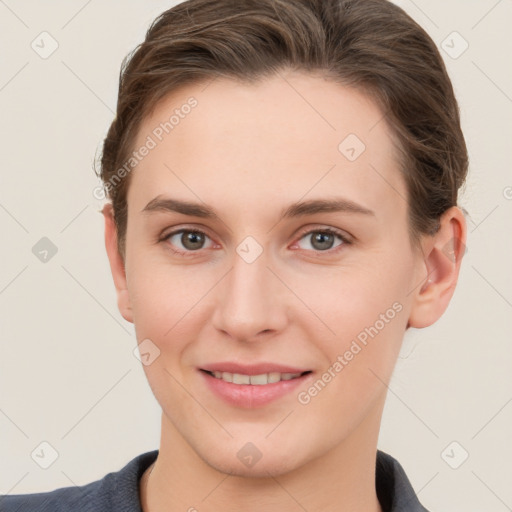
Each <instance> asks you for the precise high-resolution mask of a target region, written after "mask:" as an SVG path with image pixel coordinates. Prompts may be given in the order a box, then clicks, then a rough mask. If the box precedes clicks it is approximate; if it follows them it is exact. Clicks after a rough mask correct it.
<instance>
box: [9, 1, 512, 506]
mask: <svg viewBox="0 0 512 512" xmlns="http://www.w3.org/2000/svg"><path fill="white" fill-rule="evenodd" d="M397 3H399V5H401V6H402V7H403V8H404V9H405V10H406V11H407V12H408V13H409V14H410V15H411V16H412V17H413V18H415V19H416V20H417V21H418V22H419V23H420V24H421V25H422V26H423V27H424V28H425V29H426V30H427V31H428V32H429V34H430V35H431V37H432V38H433V39H434V41H435V42H436V43H437V44H438V45H439V46H440V47H441V48H443V45H444V47H445V48H448V50H449V51H450V52H451V53H452V55H455V54H456V53H459V52H460V50H461V49H462V48H463V47H462V46H461V45H462V44H463V41H462V40H461V39H460V38H459V36H457V35H453V34H452V33H453V32H454V31H456V32H458V34H460V36H462V38H464V40H465V41H467V43H468V44H469V47H468V49H467V50H466V51H465V52H464V53H462V54H461V55H460V56H458V58H453V57H452V56H450V55H448V54H447V53H446V52H445V51H444V50H442V54H443V57H444V58H445V61H446V63H447V66H448V69H449V72H450V74H451V77H452V80H453V83H454V87H455V90H456V93H457V96H458V99H459V102H460V105H461V111H462V121H463V129H464V132H465V135H466V139H467V143H468V146H469V151H470V157H471V166H470V176H469V180H468V185H467V187H466V190H465V193H464V194H463V196H462V197H461V201H460V203H461V205H463V206H464V207H465V208H467V210H468V211H469V213H470V219H469V222H468V227H469V238H468V243H467V247H468V252H467V254H466V257H465V259H464V262H463V266H462V271H461V276H460V281H459V285H458V288H457V290H456V293H455V296H454V298H453V300H452V303H451V304H450V306H449V309H448V310H447V312H446V313H445V315H444V316H443V317H442V319H441V320H440V321H439V322H438V323H437V324H436V325H434V326H432V327H430V328H427V329H423V330H414V329H413V330H412V331H411V332H410V333H407V335H406V339H405V341H404V346H403V350H402V354H401V358H400V359H399V361H398V364H397V367H396V370H395V373H394V376H393V379H392V381H391V384H390V389H389V392H388V401H387V405H386V409H385V413H384V417H383V420H382V429H381V435H380V440H379V448H380V449H382V450H384V451H386V452H389V453H391V454H392V455H393V456H394V457H396V458H397V459H398V460H399V461H400V462H401V463H402V465H403V466H404V468H405V470H406V472H407V474H408V476H409V478H410V480H411V482H412V484H413V486H414V488H415V490H416V492H417V493H418V494H419V498H420V500H421V501H422V503H423V504H424V505H425V506H426V507H427V508H429V509H430V510H432V511H439V512H444V511H446V512H448V511H450V512H457V511H461V512H462V511H464V512H468V511H482V510H485V511H486V512H494V511H495V512H501V511H506V510H512V486H511V485H510V484H511V480H510V479H511V476H510V475H511V470H510V461H511V460H512V441H511V434H510V432H511V431H512V403H511V402H512V383H511V376H510V375H511V368H512V364H511V363H512V348H511V343H510V330H511V327H512V321H511V320H512V315H511V308H512V272H511V270H510V268H511V266H510V261H511V256H512V244H511V236H510V235H511V218H512V216H511V210H512V200H511V198H512V175H511V172H510V169H511V165H512V161H511V160H512V159H511V153H510V146H511V142H512V133H511V132H512V129H511V122H510V121H511V117H512V116H511V113H512V68H511V67H510V55H511V54H512V39H511V30H510V27H511V22H512V2H511V1H510V0H500V1H496V0H478V1H477V0H472V1H468V0H456V1H455V0H450V1H449V2H448V1H446V0H435V1H427V0H415V1H412V0H401V1H400V2H397ZM172 5H174V3H173V2H170V1H167V2H165V1H152V2H142V1H141V0H137V1H136V0H130V1H125V2H121V1H118V2H114V1H105V0H104V1H99V0H89V1H84V0H72V1H70V0H66V1H64V0H61V1H50V2H37V1H28V0H21V1H17V2H14V0H0V47H1V52H0V55H1V57H0V58H1V67H0V109H1V116H0V127H1V132H0V135H1V148H2V151H1V186H0V229H1V232H2V250H1V256H2V260H1V261H2V264H1V266H0V312H1V317H0V327H1V334H0V340H1V344H2V345H1V355H0V391H1V395H0V440H1V444H0V460H1V469H0V493H7V492H12V493H25V492H36V491H43V490H51V489H54V488H57V487H62V486H69V485H74V484H76V485H80V484H85V483H88V482H91V481H93V480H96V479H99V478H101V477H102V476H104V475H105V474H106V473H107V472H110V471H116V470H118V469H120V468H121V467H122V466H123V465H124V464H126V463H127V462H128V461H129V460H130V459H131V458H132V457H134V456H136V455H137V454H139V453H142V452H144V451H147V450H151V449H154V448H157V447H158V443H159V429H160V423H159V418H160V410H159V407H158V405H157V403H156V401H155V399H154V398H153V395H152V393H151V391H150V388H149V385H148V384H147V381H146V379H145V376H144V373H143V371H142V367H141V363H140V362H139V361H138V360H137V359H136V358H135V357H134V355H133V349H134V348H135V347H136V341H135V336H134V331H133V326H132V325H131V324H129V323H127V322H125V321H124V320H123V319H122V317H121V316H120V314H119V312H118V311H117V306H116V298H115V293H114V287H113V284H112V281H111V276H110V271H109V267H108V261H107V258H106V254H105V250H104V246H103V223H102V216H101V215H100V214H99V213H98V210H99V209H100V208H101V205H102V201H100V200H97V199H95V197H94V196H93V193H92V191H93V189H94V188H95V187H96V186H97V185H98V183H99V182H98V180H97V178H96V177H95V175H94V173H93V171H92V162H93V158H94V155H95V154H96V153H97V151H98V150H99V148H100V144H101V141H102V139H103V137H104V136H105V133H106V130H107V128H108V126H109V124H110V122H111V120H112V118H113V111H114V107H115V102H116V94H117V86H118V72H119V67H120V63H121V60H122V58H123V57H124V56H125V54H126V53H127V52H128V51H129V50H131V49H132V48H133V47H134V46H135V45H136V44H138V43H139V42H140V41H141V40H142V39H143V37H144V33H145V31H146V29H147V27H148V25H149V23H150V22H151V20H153V19H154V18H155V17H156V16H157V15H158V14H159V13H160V12H162V11H164V10H165V9H167V8H169V7H170V6H172ZM43 31H47V32H48V33H49V34H51V37H52V38H53V39H55V40H56V41H57V43H58V48H57V50H56V51H55V52H54V53H53V54H52V55H50V56H49V57H48V58H46V59H43V58H41V57H40V55H39V54H38V53H36V51H34V49H32V47H31V44H32V42H33V41H35V43H34V45H35V46H36V47H37V48H38V51H39V52H42V51H48V50H49V49H50V48H51V46H50V45H51V40H50V39H49V38H48V36H40V34H41V32H43ZM42 38H46V39H44V40H42ZM443 41H445V43H443ZM450 47H451V49H450ZM42 237H48V238H49V239H50V240H51V241H52V242H53V243H54V244H55V245H56V247H57V249H58V252H57V253H56V254H55V255H54V256H53V257H51V258H48V261H47V262H42V261H40V260H39V259H38V258H37V257H36V255H34V254H33V252H32V248H33V246H34V245H35V244H36V243H37V242H38V241H39V240H40V239H41V238H42ZM453 441H456V443H458V444H455V445H451V446H450V447H449V448H448V450H447V451H445V449H446V448H447V447H448V446H449V445H450V443H452V442H453ZM42 442H47V443H50V445H51V446H52V447H53V448H54V449H55V450H56V452H57V453H58V457H57V459H56V460H55V461H54V462H53V464H51V465H50V467H48V469H42V468H41V467H40V465H39V464H44V458H45V457H46V458H47V462H50V461H51V460H50V459H48V457H51V450H49V449H48V448H47V447H46V448H45V445H43V446H42V447H41V445H40V443H42ZM465 452H467V453H468V454H469V457H468V459H467V460H466V461H465V462H464V463H463V464H462V465H460V466H459V467H458V468H457V469H453V468H452V467H450V466H449V464H448V463H447V461H448V462H450V464H452V465H457V464H458V463H460V461H461V460H462V459H461V458H462V457H463V455H464V453H465ZM443 453H444V456H443V455H442V454H443ZM31 454H35V455H34V459H36V460H37V461H38V462H39V464H38V463H36V462H35V460H34V459H33V458H32V456H31ZM37 454H39V457H37Z"/></svg>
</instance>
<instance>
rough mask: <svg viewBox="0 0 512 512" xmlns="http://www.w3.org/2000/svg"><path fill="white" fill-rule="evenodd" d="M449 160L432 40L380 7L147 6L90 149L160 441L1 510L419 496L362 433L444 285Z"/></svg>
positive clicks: (448, 128)
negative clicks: (408, 337) (109, 116)
mask: <svg viewBox="0 0 512 512" xmlns="http://www.w3.org/2000/svg"><path fill="white" fill-rule="evenodd" d="M467 167H468V157H467V151H466V146H465V142H464V137H463V134H462V132H461V128H460V120H459V112H458V106H457V102H456V99H455V97H454V93H453V89H452V85H451V82H450V80H449V77H448V75H447V73H446V69H445V67H444V65H443V62H442V59H441V57H440V55H439V52H438V50H437V49H436V46H435V44H434V43H433V42H432V40H431V39H430V37H429V36H428V35H427V34H426V33H425V31H424V30H423V29H421V28H420V27H419V26H418V25H417V24H416V23H415V22H414V21H413V20H412V19H411V18H410V17H408V16H407V15H406V14H405V13H404V12H403V11H402V10H401V9H400V8H398V7H396V6H395V5H393V4H391V3H389V2H387V1H384V0H358V1H348V0H347V1H345V0H299V1H297V0H278V1H272V0H257V1H256V0H245V1H243V2H232V1H229V0H215V1H212V0H189V1H186V2H183V3H181V4H179V5H177V6H176V7H174V8H172V9H170V10H168V11H167V12H165V13H163V14H162V15H161V16H160V17H159V18H158V19H157V20H156V21H155V22H154V24H153V25H152V27H151V28H150V30H149V31H148V33H147V36H146V39H145V41H144V42H143V43H142V44H141V45H140V46H139V47H138V48H137V49H136V51H135V52H134V53H133V54H132V55H131V56H130V58H129V60H127V62H125V63H124V65H123V69H122V73H121V79H120V87H119V97H118V105H117V113H116V117H115V119H114V121H113V123H112V125H111V127H110V130H109V132H108V135H107V137H106V139H105V141H104V146H103V155H102V160H101V170H100V175H101V178H102V180H103V182H104V186H105V192H106V194H107V196H108V198H109V202H108V203H107V204H106V205H105V207H104V209H103V214H104V218H105V242H106V249H107V253H108V257H109V261H110V266H111V271H112V276H113V280H114V284H115V287H116V290H117V297H118V307H119V310H120V312H121V314H122V315H123V317H124V318H125V319H126V320H128V321H130V322H133V323H134V326H135V330H136V335H137V342H138V344H139V349H140V356H141V361H142V362H143V365H144V370H145V372H146V375H147V378H148V381H149V384H150V386H151V389H152V390H153V393H154V394H155V397H156V399H157V400H158V402H159V404H160V406H161V408H162V424H161V442H160V449H159V450H155V451H153V452H149V453H145V454H142V455H140V456H138V457H137V458H135V459H133V460H132V461H131V462H130V463H129V464H128V465H127V466H125V467H124V468H123V469H121V470H120V471H118V472H116V473H111V474H109V475H107V476H105V477H104V478H103V479H101V480H99V481H97V482H93V483H91V484H88V485H85V486H80V487H68V488H63V489H57V490H55V491H52V492H49V493H38V494H32V495H25V496H23V495H17V496H6V497H4V499H3V503H2V505H3V510H7V511H11V510H18V509H20V510H56V511H60V510H123V511H141V510H142V511H144V512H148V511H150V512H156V511H159V510H167V511H178V510H189V511H193V510H199V511H214V510H228V511H229V510H241V509H243V510H246V511H251V510H266V511H273V510H300V509H302V510H308V511H309V512H314V511H323V512H325V511H343V512H345V511H353V510H365V511H371V512H385V511H386V512H387V511H393V512H396V511H405V510H407V511H423V510H426V509H425V508H424V507H423V506H422V505H421V504H420V502H419V500H418V498H417V497H416V495H415V493H414V491H413V489H412V487H411V484H410V482H409V480H408V478H407V476H406V474H405V472H404V470H403V468H402V467H401V465H400V464H399V462H398V461H396V460H395V459H394V458H393V457H391V456H390V455H388V454H386V453H384V452H382V451H380V450H377V440H378V434H379V426H380V421H381V416H382V411H383V407H384V403H385V398H386V391H387V383H388V382H389V380H390V378H391V375H392V372H393V369H394V365H395V363H396V359H397V357H398V353H399V350H400V346H401V343H402V340H403V336H404V333H405V331H406V330H407V329H408V328H409V327H414V328H424V327H427V326H429V325H431V324H433V323H434V322H436V321H437V320H438V319H439V318H440V317H441V315H442V314H443V312H444V311H445V310H446V308H447V306H448V304H449V301H450V299H451V297H452V295H453V292H454V289H455V286H456V283H457V279H458V274H459V269H460V265H461V259H462V256H463V253H464V244H465V240H466V223H465V219H464V215H463V213H462V211H461V209H460V208H459V207H458V206H457V193H458V189H459V188H460V186H461V185H462V184H463V182H464V180H465V177H466V173H467Z"/></svg>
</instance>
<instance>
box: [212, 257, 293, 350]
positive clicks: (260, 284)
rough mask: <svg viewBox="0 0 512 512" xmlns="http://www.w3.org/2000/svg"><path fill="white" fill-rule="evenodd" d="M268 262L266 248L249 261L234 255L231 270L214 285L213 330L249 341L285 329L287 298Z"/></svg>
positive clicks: (238, 339) (266, 337)
mask: <svg viewBox="0 0 512 512" xmlns="http://www.w3.org/2000/svg"><path fill="white" fill-rule="evenodd" d="M268 263H269V262H268V258H267V257H266V253H265V251H264V252H263V253H262V254H261V255H260V256H259V258H258V259H256V261H253V262H252V263H248V262H246V261H245V260H244V259H243V258H241V257H240V256H239V255H238V254H237V253H235V254H234V257H233V266H232V268H231V271H230V272H229V273H228V274H227V275H226V277H225V278H224V279H223V280H222V282H221V283H219V286H217V287H216V288H217V294H218V295H217V297H216V305H215V311H214V314H213V319H212V321H213V325H214V327H215V328H216V329H218V330H220V331H222V332H223V333H224V334H225V335H228V336H230V337H231V338H233V339H236V340H237V341H246V342H252V341H260V340H263V339H268V338H269V337H270V336H271V335H272V334H276V333H278V332H281V331H282V330H283V329H284V328H285V326H286V324H287V322H288V317H287V311H288V308H287V307H286V300H289V297H288V299H287V294H286V288H285V287H284V286H283V284H282V283H281V282H280V281H279V279H277V278H276V275H275V271H272V270H270V268H268Z"/></svg>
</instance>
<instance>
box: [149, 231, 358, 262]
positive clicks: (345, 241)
mask: <svg viewBox="0 0 512 512" xmlns="http://www.w3.org/2000/svg"><path fill="white" fill-rule="evenodd" d="M179 233H199V234H201V235H204V236H205V237H208V238H210V237H209V236H208V234H207V233H205V232H204V231H201V230H200V229H195V228H194V229H187V228H181V229H178V230H176V231H171V232H170V233H166V234H165V235H163V236H162V237H161V238H160V239H159V242H167V241H168V240H169V238H171V237H172V236H174V235H177V234H179ZM313 233H322V234H325V233H328V234H331V235H334V236H337V237H338V238H339V239H340V240H341V241H342V242H343V243H341V244H339V245H337V246H336V247H334V248H332V249H327V250H325V251H319V250H317V251H315V250H313V252H314V253H317V254H329V255H332V254H336V253H338V252H339V251H340V250H342V249H343V246H345V245H351V244H352V241H351V240H349V239H348V237H346V236H345V235H343V234H342V233H341V232H340V231H338V230H336V229H333V228H322V229H310V230H309V231H304V232H302V233H300V235H299V238H298V239H297V241H300V240H302V239H303V238H304V237H306V236H307V235H311V234H313ZM167 245H168V247H169V249H170V250H171V251H172V252H173V253H175V254H178V255H179V256H183V257H185V258H190V257H192V258H193V257H194V256H195V255H196V254H197V253H198V252H200V251H201V249H198V250H197V251H182V250H180V249H175V248H173V247H172V246H171V245H170V244H167ZM301 250H303V251H309V250H308V249H301Z"/></svg>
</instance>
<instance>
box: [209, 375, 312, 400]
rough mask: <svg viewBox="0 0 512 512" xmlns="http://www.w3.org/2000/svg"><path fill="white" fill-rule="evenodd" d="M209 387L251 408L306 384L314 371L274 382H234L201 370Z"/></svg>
mask: <svg viewBox="0 0 512 512" xmlns="http://www.w3.org/2000/svg"><path fill="white" fill-rule="evenodd" d="M199 373H201V375H202V376H203V378H204V379H205V381H206V384H207V385H208V386H209V388H210V389H211V390H212V391H213V392H214V393H215V394H216V395H217V396H219V397H220V398H222V399H223V400H225V401H226V402H228V403H229V404H231V405H234V406H236V407H244V408H247V409H251V408H254V407H261V406H263V405H266V404H268V403H270V402H273V401H274V400H278V399H279V398H281V397H283V396H284V395H286V394H288V393H291V392H292V391H293V390H294V389H295V388H297V387H298V386H300V385H301V384H304V382H305V381H306V380H308V379H309V378H310V377H311V375H312V373H307V374H305V375H302V376H301V377H297V378H296V379H290V380H280V381H279V382H273V383H272V384H264V385H260V386H259V385H255V384H233V383H232V382H226V381H225V380H222V379H217V378H216V377H213V376H212V375H210V374H209V373H206V372H205V371H203V370H199Z"/></svg>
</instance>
